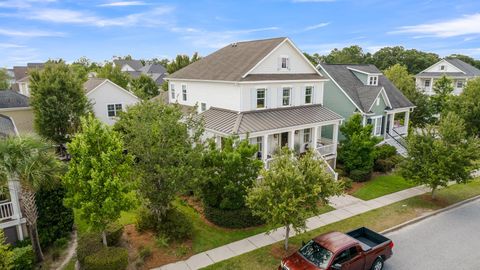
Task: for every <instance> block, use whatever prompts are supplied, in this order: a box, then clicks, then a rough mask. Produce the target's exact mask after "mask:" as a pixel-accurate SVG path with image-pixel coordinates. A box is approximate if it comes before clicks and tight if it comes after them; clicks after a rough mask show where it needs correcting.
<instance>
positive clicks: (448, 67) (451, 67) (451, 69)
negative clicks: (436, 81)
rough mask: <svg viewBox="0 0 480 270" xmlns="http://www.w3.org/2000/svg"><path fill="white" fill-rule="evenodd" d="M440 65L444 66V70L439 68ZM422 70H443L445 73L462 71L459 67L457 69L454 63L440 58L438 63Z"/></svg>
mask: <svg viewBox="0 0 480 270" xmlns="http://www.w3.org/2000/svg"><path fill="white" fill-rule="evenodd" d="M442 66H444V68H445V69H444V70H442V69H441V67H442ZM424 72H445V73H449V72H462V71H461V70H460V69H458V68H457V67H455V66H454V65H452V64H450V63H448V62H447V61H445V60H441V61H439V62H438V63H436V64H435V65H433V66H431V67H429V68H428V69H426V70H425V71H424Z"/></svg>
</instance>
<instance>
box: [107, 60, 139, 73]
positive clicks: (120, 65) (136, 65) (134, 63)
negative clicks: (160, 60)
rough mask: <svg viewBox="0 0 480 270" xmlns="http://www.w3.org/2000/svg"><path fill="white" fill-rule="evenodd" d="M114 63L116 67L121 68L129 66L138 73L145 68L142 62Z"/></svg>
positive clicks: (116, 61) (117, 61) (126, 61)
mask: <svg viewBox="0 0 480 270" xmlns="http://www.w3.org/2000/svg"><path fill="white" fill-rule="evenodd" d="M113 63H115V66H119V67H120V68H121V67H123V66H124V65H129V66H130V67H131V68H133V69H134V70H136V71H140V69H141V68H142V67H143V64H142V62H141V61H140V60H113Z"/></svg>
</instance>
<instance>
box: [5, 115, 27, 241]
mask: <svg viewBox="0 0 480 270" xmlns="http://www.w3.org/2000/svg"><path fill="white" fill-rule="evenodd" d="M7 136H18V131H17V128H16V126H15V122H14V121H13V119H12V118H10V117H9V116H6V115H2V114H0V140H2V139H3V138H5V137H7ZM19 194H20V183H19V182H18V181H8V183H7V185H6V186H0V230H3V232H4V233H5V236H6V239H7V243H15V242H16V241H18V240H23V239H24V237H25V236H26V234H27V229H26V227H25V223H26V220H25V218H24V217H23V215H22V211H21V210H20V199H19V198H20V195H19Z"/></svg>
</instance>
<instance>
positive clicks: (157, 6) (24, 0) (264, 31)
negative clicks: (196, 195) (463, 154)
mask: <svg viewBox="0 0 480 270" xmlns="http://www.w3.org/2000/svg"><path fill="white" fill-rule="evenodd" d="M278 36H288V37H290V38H291V39H292V40H293V42H295V43H296V44H297V46H298V47H299V48H300V49H301V50H303V51H306V52H309V53H314V52H318V53H321V54H324V53H327V52H329V51H330V50H331V49H333V48H342V47H345V46H349V45H352V44H358V45H360V46H362V47H363V48H364V49H365V50H366V51H370V52H374V51H376V50H378V49H379V48H381V47H384V46H395V45H402V46H405V47H406V48H417V49H421V50H426V51H432V52H436V53H438V54H440V55H441V56H445V55H449V54H451V53H463V54H467V55H470V56H472V57H475V58H480V39H479V37H480V1H476V0H470V1H463V0H455V1H451V0H449V1H443V0H438V1H434V0H428V1H427V0H425V1H423V0H414V1H413V0H412V1H410V0H407V1H389V0H365V1H350V0H260V1H248V0H243V1H233V0H232V1H230V0H223V1H220V0H218V1H214V0H191V1H188V0H177V1H153V0H138V1H134V0H125V1H122V0H88V1H87V0H0V67H1V66H5V67H10V66H13V65H22V64H25V63H26V62H39V61H45V60H48V59H49V58H53V59H57V58H63V59H65V60H67V61H74V60H76V59H78V58H80V57H82V56H86V57H88V58H90V59H92V60H94V61H100V62H101V61H104V60H110V59H111V58H112V56H114V55H117V56H119V55H127V54H130V55H132V56H133V57H135V58H152V57H159V58H164V57H167V58H172V57H174V56H175V55H176V54H192V53H193V52H195V51H198V52H199V53H200V54H201V55H207V54H209V53H210V52H212V51H214V50H215V49H217V48H219V47H222V46H224V45H226V44H229V43H231V42H233V41H241V40H250V39H260V38H269V37H278Z"/></svg>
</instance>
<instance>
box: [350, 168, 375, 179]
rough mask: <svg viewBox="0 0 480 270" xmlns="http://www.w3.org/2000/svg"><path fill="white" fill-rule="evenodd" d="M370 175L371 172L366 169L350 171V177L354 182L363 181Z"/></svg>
mask: <svg viewBox="0 0 480 270" xmlns="http://www.w3.org/2000/svg"><path fill="white" fill-rule="evenodd" d="M370 177H372V172H371V171H367V170H353V171H351V172H350V178H351V179H352V180H353V181H355V182H364V181H367V180H369V179H370Z"/></svg>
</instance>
